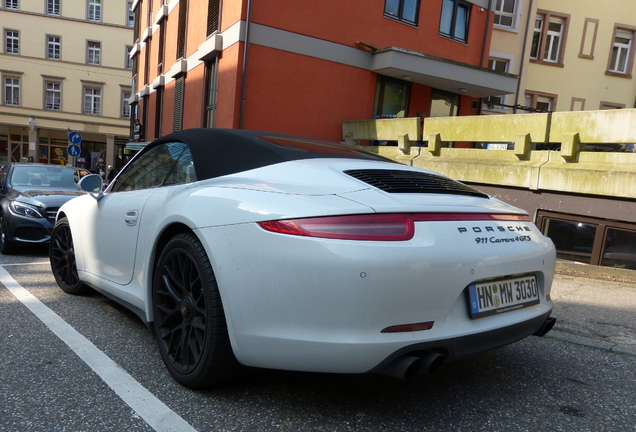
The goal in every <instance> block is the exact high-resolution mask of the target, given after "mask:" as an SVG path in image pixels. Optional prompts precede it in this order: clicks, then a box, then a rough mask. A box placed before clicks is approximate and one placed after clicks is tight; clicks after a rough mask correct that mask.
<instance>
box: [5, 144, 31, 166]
mask: <svg viewBox="0 0 636 432" xmlns="http://www.w3.org/2000/svg"><path fill="white" fill-rule="evenodd" d="M26 157H29V144H28V143H21V142H9V160H10V161H11V162H22V158H26Z"/></svg>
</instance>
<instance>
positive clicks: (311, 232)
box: [259, 212, 530, 241]
mask: <svg viewBox="0 0 636 432" xmlns="http://www.w3.org/2000/svg"><path fill="white" fill-rule="evenodd" d="M424 221H427V222H448V221H527V222H529V221H530V218H529V217H528V216H527V215H519V214H498V213H445V212H439V213H395V214H393V213H391V214H365V215H347V216H326V217H316V218H305V219H287V220H278V221H268V222H261V223H259V225H260V226H261V228H263V229H265V230H267V231H271V232H275V233H279V234H289V235H296V236H305V237H318V238H328V239H338V240H367V241H405V240H410V239H412V238H413V235H414V234H415V222H424Z"/></svg>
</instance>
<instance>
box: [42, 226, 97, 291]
mask: <svg viewBox="0 0 636 432" xmlns="http://www.w3.org/2000/svg"><path fill="white" fill-rule="evenodd" d="M49 260H50V261H51V270H52V271H53V276H55V281H56V282H57V284H58V285H59V286H60V288H62V290H63V291H64V292H66V293H68V294H74V295H79V294H84V293H86V291H88V287H87V286H86V285H85V284H84V283H83V282H82V281H80V278H79V276H78V273H77V263H76V261H75V248H74V247H73V237H72V236H71V226H70V225H69V223H68V219H66V218H64V217H63V218H60V219H59V220H58V221H57V222H56V223H55V226H54V227H53V232H52V233H51V243H50V244H49Z"/></svg>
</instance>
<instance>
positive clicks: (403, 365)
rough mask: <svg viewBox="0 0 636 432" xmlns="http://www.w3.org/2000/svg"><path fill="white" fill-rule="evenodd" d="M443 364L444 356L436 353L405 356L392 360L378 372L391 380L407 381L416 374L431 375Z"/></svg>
mask: <svg viewBox="0 0 636 432" xmlns="http://www.w3.org/2000/svg"><path fill="white" fill-rule="evenodd" d="M443 363H444V356H443V355H442V354H440V353H436V352H430V353H422V354H421V355H405V356H402V357H398V358H396V359H395V360H393V361H392V362H391V363H389V364H388V365H387V366H386V367H385V368H384V369H382V370H381V371H380V372H381V373H382V374H383V375H388V376H390V377H393V378H399V379H407V378H412V377H413V376H415V375H416V374H418V373H419V374H422V375H430V374H433V373H435V372H437V370H438V369H439V368H440V367H441V366H442V364H443Z"/></svg>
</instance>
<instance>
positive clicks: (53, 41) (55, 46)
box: [46, 36, 62, 60]
mask: <svg viewBox="0 0 636 432" xmlns="http://www.w3.org/2000/svg"><path fill="white" fill-rule="evenodd" d="M61 49H62V43H61V42H60V37H59V36H47V37H46V58H47V59H49V60H59V59H60V52H61Z"/></svg>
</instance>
